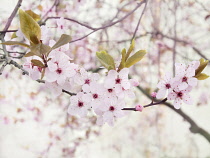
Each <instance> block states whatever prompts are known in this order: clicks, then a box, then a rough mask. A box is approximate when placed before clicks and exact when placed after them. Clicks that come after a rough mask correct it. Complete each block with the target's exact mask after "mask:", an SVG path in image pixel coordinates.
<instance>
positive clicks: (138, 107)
mask: <svg viewBox="0 0 210 158" xmlns="http://www.w3.org/2000/svg"><path fill="white" fill-rule="evenodd" d="M135 109H136V111H141V112H142V110H143V109H144V107H143V106H141V105H136V107H135Z"/></svg>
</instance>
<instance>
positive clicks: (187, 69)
mask: <svg viewBox="0 0 210 158" xmlns="http://www.w3.org/2000/svg"><path fill="white" fill-rule="evenodd" d="M175 66H176V76H175V81H179V82H180V84H179V85H178V88H179V89H180V90H184V89H186V88H187V87H188V86H191V87H195V86H196V85H197V81H198V80H197V78H195V77H193V76H195V68H197V67H198V66H199V65H198V64H197V63H196V62H193V63H191V64H190V65H188V66H185V64H180V63H176V64H175Z"/></svg>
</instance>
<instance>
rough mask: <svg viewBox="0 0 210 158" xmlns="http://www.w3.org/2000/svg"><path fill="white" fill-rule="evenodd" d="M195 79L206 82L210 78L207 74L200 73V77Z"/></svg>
mask: <svg viewBox="0 0 210 158" xmlns="http://www.w3.org/2000/svg"><path fill="white" fill-rule="evenodd" d="M195 78H197V79H198V80H205V79H207V78H209V76H208V75H207V74H204V73H200V74H199V75H196V76H195Z"/></svg>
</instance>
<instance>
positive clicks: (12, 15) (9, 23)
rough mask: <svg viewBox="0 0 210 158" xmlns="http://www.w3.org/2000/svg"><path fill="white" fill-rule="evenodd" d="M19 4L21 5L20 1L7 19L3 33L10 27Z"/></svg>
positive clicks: (20, 0)
mask: <svg viewBox="0 0 210 158" xmlns="http://www.w3.org/2000/svg"><path fill="white" fill-rule="evenodd" d="M21 3H22V0H19V1H18V3H17V4H16V6H15V9H14V10H13V12H12V14H11V15H10V17H9V18H8V21H7V23H6V25H5V27H4V30H3V31H4V32H7V30H8V28H9V27H10V25H11V22H12V20H13V18H14V17H15V15H16V14H17V11H18V9H19V8H20V6H21ZM4 35H5V33H3V37H4Z"/></svg>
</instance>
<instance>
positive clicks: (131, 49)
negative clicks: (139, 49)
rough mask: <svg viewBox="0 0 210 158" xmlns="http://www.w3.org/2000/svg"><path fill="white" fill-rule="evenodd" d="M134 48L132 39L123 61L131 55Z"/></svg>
mask: <svg viewBox="0 0 210 158" xmlns="http://www.w3.org/2000/svg"><path fill="white" fill-rule="evenodd" d="M134 47H135V40H134V39H133V40H132V42H131V45H130V47H129V49H128V52H127V54H126V56H125V61H126V60H127V59H128V57H129V56H130V54H131V52H132V51H133V49H134Z"/></svg>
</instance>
